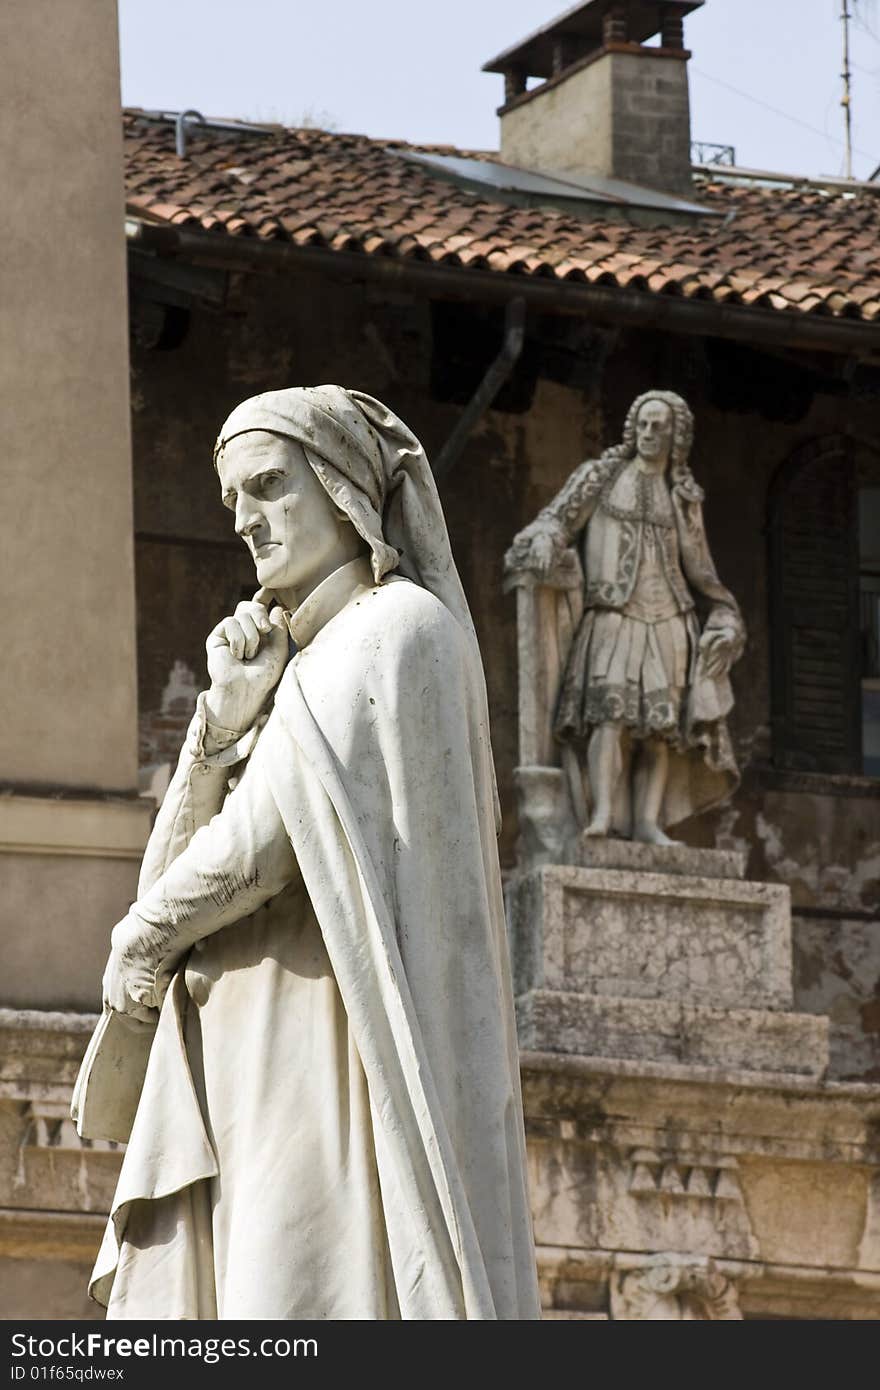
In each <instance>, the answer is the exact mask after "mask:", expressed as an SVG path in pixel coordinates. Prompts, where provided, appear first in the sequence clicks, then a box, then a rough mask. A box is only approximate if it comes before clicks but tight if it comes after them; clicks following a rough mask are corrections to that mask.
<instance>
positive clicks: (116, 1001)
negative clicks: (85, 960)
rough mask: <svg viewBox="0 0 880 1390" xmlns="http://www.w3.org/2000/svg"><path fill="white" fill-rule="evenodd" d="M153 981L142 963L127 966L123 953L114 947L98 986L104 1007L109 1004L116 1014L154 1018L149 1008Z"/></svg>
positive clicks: (146, 1019)
mask: <svg viewBox="0 0 880 1390" xmlns="http://www.w3.org/2000/svg"><path fill="white" fill-rule="evenodd" d="M154 983H155V982H154V977H153V973H152V972H151V971H148V970H147V969H146V967H145V966H136V965H127V964H126V963H125V959H124V956H123V954H122V953H121V952H120V951H119V950H118V949H117V948H116V947H114V948H113V950H112V951H111V952H110V959H109V960H108V961H107V968H106V970H105V971H104V979H103V981H102V985H101V994H102V998H103V1004H104V1007H105V1008H107V1007H108V1005H109V1007H110V1008H111V1009H115V1010H116V1012H117V1013H119V1014H128V1015H129V1016H130V1017H131V1018H138V1019H140V1020H141V1022H143V1023H151V1022H153V1021H154V1020H155V1018H156V1010H155V1008H152V1007H151V1004H152V1003H153V999H154Z"/></svg>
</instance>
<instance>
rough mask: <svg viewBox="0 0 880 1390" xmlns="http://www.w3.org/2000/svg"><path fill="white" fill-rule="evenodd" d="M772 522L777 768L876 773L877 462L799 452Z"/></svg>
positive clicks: (879, 768) (781, 476)
mask: <svg viewBox="0 0 880 1390" xmlns="http://www.w3.org/2000/svg"><path fill="white" fill-rule="evenodd" d="M769 522H770V526H769V531H770V646H771V651H770V661H771V672H772V710H771V715H772V730H773V760H774V762H775V763H776V764H777V766H780V767H783V768H790V769H792V770H797V771H801V772H821V773H846V774H849V775H853V774H856V775H859V774H861V775H868V776H873V777H880V659H878V646H880V643H878V637H880V455H878V454H877V453H875V452H874V450H873V449H870V448H868V447H867V446H866V445H864V444H861V443H859V442H858V441H857V440H854V439H850V438H848V437H845V436H842V435H835V436H830V437H828V438H824V439H818V440H813V441H811V442H810V443H808V444H805V445H802V446H801V447H800V448H799V449H798V450H796V451H795V453H794V454H793V455H792V457H791V458H790V459H789V460H788V461H787V462H786V463H785V464H784V465H783V466H782V468H781V469H780V470H779V473H778V474H777V477H776V479H775V480H774V483H773V486H772V488H771V493H770V515H769Z"/></svg>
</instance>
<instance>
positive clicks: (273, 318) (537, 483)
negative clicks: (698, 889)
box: [133, 276, 880, 1079]
mask: <svg viewBox="0 0 880 1390" xmlns="http://www.w3.org/2000/svg"><path fill="white" fill-rule="evenodd" d="M462 312H467V310H466V309H465V310H463V311H462ZM473 312H474V313H479V312H480V311H478V310H474V311H473ZM437 331H438V330H437V320H436V317H434V316H433V315H432V310H431V306H430V305H429V303H428V302H427V301H426V300H424V299H422V298H419V297H417V296H415V295H410V294H408V293H405V292H403V291H389V290H388V289H386V288H382V287H366V286H359V285H354V284H348V285H346V284H341V283H337V282H329V281H320V280H318V279H317V278H316V277H314V276H311V277H308V278H306V277H302V278H295V277H292V278H290V279H286V280H282V279H280V278H278V279H275V278H271V279H270V278H265V279H264V278H260V277H256V276H255V277H252V278H244V277H243V278H234V279H233V281H232V283H231V293H230V299H229V304H228V308H227V312H226V313H224V314H221V315H216V314H208V313H207V312H199V311H195V312H194V313H193V315H192V321H191V326H190V330H189V333H188V334H187V336H186V337H185V339H184V341H183V343H182V344H181V346H180V347H178V348H177V349H175V350H174V351H149V350H146V349H142V348H141V349H138V348H135V349H134V352H133V402H134V413H133V426H134V453H135V517H136V532H137V551H136V553H137V574H138V605H139V626H138V643H139V679H140V710H141V756H142V762H143V763H144V765H145V766H146V767H147V768H148V776H149V775H152V773H153V772H154V771H155V767H156V765H157V764H161V763H162V762H163V761H164V760H165V759H172V758H173V757H174V756H175V755H176V749H177V747H178V746H179V742H180V738H181V737H182V733H183V730H184V728H185V725H186V722H187V719H188V717H189V713H190V711H191V708H192V702H193V700H194V698H195V692H196V690H197V689H199V688H200V687H201V685H202V683H203V681H204V679H205V676H204V669H205V667H204V639H205V637H206V635H207V633H208V631H209V630H210V628H211V627H213V625H214V624H215V623H216V622H217V621H218V620H219V619H220V618H221V617H222V616H223V615H224V614H225V613H226V612H227V611H229V609H230V607H231V606H234V603H235V602H236V601H237V599H238V598H239V597H240V596H241V595H242V593H247V592H248V591H249V589H250V588H251V587H252V585H253V574H252V569H251V565H250V561H249V560H248V557H247V555H246V553H245V551H244V548H243V547H242V546H240V544H239V543H238V542H237V541H235V539H234V537H232V535H231V530H230V521H229V515H228V513H227V512H226V511H224V509H223V508H222V507H221V505H220V501H219V496H218V493H217V487H216V480H215V477H214V473H213V469H212V466H211V449H212V444H213V440H214V437H215V435H216V433H217V431H218V429H219V426H220V425H221V423H222V421H223V419H224V418H225V416H226V414H227V413H228V411H229V410H230V409H231V408H232V407H233V406H234V405H235V404H236V403H237V402H238V401H240V400H241V399H243V398H244V397H245V396H247V395H250V394H254V393H256V392H257V391H261V390H271V389H277V388H279V387H283V386H285V385H292V384H296V383H301V384H309V383H319V382H324V381H338V382H340V383H342V384H343V385H350V386H357V387H358V388H359V389H361V390H365V391H368V392H370V393H371V394H374V395H376V396H378V397H379V398H381V399H382V400H385V401H386V402H387V403H388V404H389V405H390V406H391V407H392V408H393V409H394V410H396V411H397V412H398V413H399V414H400V415H401V416H402V417H403V418H404V419H405V420H406V421H407V423H408V424H410V425H411V426H412V428H413V429H414V430H415V431H416V432H417V433H418V434H419V435H420V437H421V438H422V440H423V442H424V443H425V445H426V448H427V449H428V451H429V454H430V453H432V452H433V453H436V452H437V451H438V450H439V448H440V446H441V445H442V443H443V442H444V440H445V439H446V437H447V436H448V434H449V432H450V431H451V429H452V427H453V425H454V424H455V422H456V420H457V418H458V415H459V412H460V404H459V403H453V402H452V401H441V400H438V399H437V398H436V397H437V394H438V392H437V389H436V374H437V363H436V361H435V362H434V364H433V380H434V389H433V393H432V352H433V344H434V341H435V339H436V337H437ZM466 338H467V334H466V333H465V334H463V335H462V350H463V351H466V349H467V343H466V341H464V339H466ZM446 341H447V342H449V341H452V340H449V339H447V340H446ZM487 341H488V342H490V343H491V341H492V339H491V334H490V335H489V338H488V339H487ZM498 341H500V324H499V325H498ZM444 350H447V349H444ZM449 350H451V351H452V353H453V355H454V354H455V351H456V348H455V346H454V345H453V347H452V349H449ZM493 351H494V349H493V348H491V347H489V348H487V352H486V357H485V365H486V366H487V365H488V362H489V360H490V359H491V356H492V352H493ZM768 361H769V362H770V367H769V370H770V371H771V372H772V371H773V370H775V368H774V364H773V361H772V360H770V359H766V358H761V359H758V358H753V357H752V356H751V355H749V354H748V352H747V351H746V350H745V349H743V348H736V349H735V350H733V349H731V348H730V347H725V345H723V344H722V345H720V346H718V345H715V346H713V345H712V344H704V343H703V342H702V341H701V340H698V339H684V338H672V337H668V336H663V335H660V334H652V333H647V332H642V333H636V332H630V331H627V332H623V331H621V332H619V333H613V332H607V331H598V330H595V329H592V328H590V327H589V326H588V325H587V326H585V325H583V324H581V323H579V322H577V321H575V320H572V321H570V322H569V323H567V324H565V325H561V324H560V322H559V321H558V320H556V321H551V320H547V319H542V320H539V321H535V320H532V321H530V324H529V336H528V337H527V343H526V350H525V352H524V354H523V358H522V360H521V363H520V365H519V367H518V369H517V374H516V378H515V381H514V386H515V387H516V389H514V390H511V389H509V390H508V391H507V396H508V401H507V403H508V404H513V405H514V406H515V407H516V408H515V409H511V410H504V409H494V410H492V411H490V412H489V413H488V414H487V415H486V416H485V417H484V418H483V420H482V421H481V423H480V424H479V426H478V427H477V429H476V430H475V432H474V434H473V435H472V437H471V439H470V441H469V443H468V445H467V448H466V450H465V452H464V454H463V455H462V457H461V458H460V459H459V461H458V464H457V465H456V468H455V471H454V472H453V473H452V475H451V476H450V477H449V478H448V479H447V480H446V481H445V482H444V483H443V484H442V486H441V493H442V496H443V502H444V507H445V509H446V514H447V519H448V523H449V529H450V533H451V536H452V542H453V547H454V550H455V555H456V559H457V561H458V564H459V568H460V570H461V574H462V579H463V582H464V585H465V588H466V590H467V593H468V597H469V600H470V603H471V606H472V609H473V612H474V618H475V622H476V625H477V629H478V634H479V638H480V642H481V646H482V650H483V654H484V660H485V664H486V670H487V678H488V685H489V698H490V706H491V711H492V719H493V737H494V747H495V756H496V762H497V765H498V771H499V782H500V791H501V796H502V805H503V808H504V812H505V830H504V835H503V839H502V856H503V859H504V861H505V862H506V863H508V864H510V863H511V862H512V860H513V856H514V852H515V841H516V825H515V815H516V813H515V799H514V794H513V778H512V774H513V768H514V766H515V762H516V631H515V614H514V602H513V599H512V598H510V597H506V596H504V595H502V593H501V565H502V559H503V555H504V551H505V549H506V547H507V545H508V544H509V543H510V540H511V538H512V537H513V535H514V534H515V533H516V531H517V530H518V529H519V528H520V527H521V526H522V525H524V524H525V523H526V522H527V521H528V520H530V519H531V518H532V517H533V516H534V515H535V513H536V511H537V510H538V509H539V508H540V507H541V506H542V505H543V504H544V503H545V502H546V501H547V500H548V499H549V498H550V497H551V496H552V494H553V492H554V491H555V490H556V489H557V488H558V487H559V486H560V485H561V484H562V483H563V482H564V480H565V478H566V477H567V476H568V474H569V472H570V471H571V469H572V468H573V467H574V466H575V464H576V463H578V462H579V461H580V460H581V459H582V458H584V457H587V456H590V455H595V454H596V453H598V452H599V450H600V449H601V447H602V446H603V445H604V444H605V443H609V442H612V441H613V440H615V439H617V438H618V437H619V431H620V427H621V424H622V420H623V416H624V413H625V411H626V408H627V406H628V405H629V403H630V402H631V400H632V398H633V397H634V396H635V395H636V394H637V393H639V392H640V391H643V390H645V389H647V388H648V387H650V386H663V387H666V388H669V389H673V390H678V391H680V392H681V393H682V394H683V395H684V396H685V397H686V398H687V399H688V400H689V401H690V402H691V405H692V406H693V408H694V411H695V414H696V442H695V448H694V453H693V458H692V463H693V468H694V472H695V474H696V477H697V479H698V481H699V482H700V483H701V484H702V485H703V486H704V487H705V489H706V492H707V499H706V522H707V528H708V533H709V538H710V543H711V546H712V551H713V554H714V556H715V560H716V563H717V566H718V570H719V573H720V575H721V576H722V579H723V580H724V582H725V583H726V584H727V585H728V586H729V587H730V588H731V589H732V590H733V591H734V593H735V594H736V595H737V597H738V599H739V601H740V603H741V605H742V608H743V611H744V614H745V618H746V622H747V624H748V628H749V645H748V648H747V651H746V654H745V656H744V658H743V660H742V661H741V662H740V663H739V665H738V666H737V667H736V668H735V671H734V688H735V692H736V697H737V705H736V709H735V711H734V715H733V719H732V732H733V736H734V739H735V742H736V746H737V749H738V753H739V757H740V761H741V764H742V767H743V774H744V775H743V784H742V787H741V789H740V791H739V792H738V794H737V796H736V798H735V800H734V802H733V803H732V804H731V805H730V806H727V807H725V808H722V809H721V810H720V811H718V812H716V813H714V814H712V815H710V816H707V817H704V818H703V819H701V820H695V821H692V822H689V823H686V824H685V825H684V826H682V827H680V828H679V830H678V832H677V833H678V834H680V836H681V838H683V839H685V840H686V841H687V842H688V843H691V844H693V845H703V846H712V845H717V846H719V847H722V848H736V849H743V850H745V851H746V852H747V853H748V856H749V862H748V874H749V876H750V877H754V878H757V879H763V880H766V881H769V882H781V883H787V884H788V885H789V886H790V887H791V890H792V896H793V903H794V907H795V911H796V915H795V933H794V937H795V953H796V978H797V982H798V985H797V995H796V999H795V1007H796V1008H798V1009H804V1010H807V1011H814V1012H818V1013H824V1012H828V1013H830V1015H831V1018H832V1025H833V1043H832V1046H833V1059H834V1071H835V1074H836V1075H838V1076H846V1077H865V1078H867V1077H871V1078H875V1079H876V1078H880V1003H878V994H877V990H878V979H880V926H878V924H877V921H876V919H875V920H873V921H872V920H869V917H870V914H876V911H877V900H878V886H880V799H878V798H877V797H876V796H875V795H870V794H865V789H864V788H862V789H861V791H862V794H857V793H858V792H859V788H858V787H853V786H845V785H843V784H842V783H836V782H834V781H833V780H832V779H824V780H823V781H821V783H819V782H814V783H810V784H809V787H807V785H806V784H804V783H803V780H802V784H801V785H797V786H795V785H792V786H786V785H783V784H782V783H781V782H780V778H779V775H778V774H774V772H773V769H772V764H771V749H770V742H769V719H770V685H769V682H770V667H769V641H770V638H769V633H768V597H767V559H766V536H765V522H766V504H767V492H768V487H769V485H770V481H771V479H772V477H773V475H774V473H775V471H776V469H777V468H778V467H779V466H780V464H781V463H782V462H783V461H784V460H785V459H786V458H787V457H788V455H789V454H790V453H791V451H792V450H793V449H794V448H795V447H797V446H798V445H799V444H801V443H803V442H805V441H806V440H808V439H811V438H814V437H816V436H817V435H822V434H827V433H836V432H843V431H845V430H847V429H849V430H851V431H853V432H854V433H856V434H859V435H862V436H863V437H865V438H867V439H872V438H876V437H877V436H878V434H880V401H873V400H862V401H853V400H848V399H846V398H845V397H843V396H838V397H835V396H834V395H830V394H812V392H811V390H810V389H809V387H808V386H805V385H804V381H803V380H801V378H800V377H799V376H798V374H797V373H796V372H793V369H792V368H791V367H790V366H787V367H786V366H783V367H781V368H780V369H779V370H780V371H781V372H782V373H783V375H782V377H781V378H780V381H779V382H777V381H776V380H775V379H774V380H773V381H768V380H766V379H764V378H762V373H764V374H765V375H766V372H767V371H768V367H767V363H768ZM786 373H787V375H786ZM478 379H479V378H478V377H477V380H478ZM780 382H781V384H780ZM473 384H474V385H476V380H475V381H474V383H473ZM463 399H466V395H464V396H463ZM504 403H505V400H504V396H502V397H501V398H500V399H499V404H501V405H503V404H504ZM869 790H870V789H869ZM875 790H876V789H875ZM798 913H800V915H798ZM823 914H824V915H823Z"/></svg>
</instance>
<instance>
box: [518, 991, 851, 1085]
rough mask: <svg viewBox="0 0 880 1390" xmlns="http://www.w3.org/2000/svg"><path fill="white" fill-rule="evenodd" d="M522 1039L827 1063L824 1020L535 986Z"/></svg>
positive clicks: (640, 1053) (593, 1051) (611, 1051)
mask: <svg viewBox="0 0 880 1390" xmlns="http://www.w3.org/2000/svg"><path fill="white" fill-rule="evenodd" d="M516 1008H517V1026H518V1030H519V1039H520V1046H521V1047H523V1048H524V1049H525V1050H527V1051H529V1052H556V1053H559V1052H561V1053H576V1054H580V1055H582V1056H588V1057H615V1058H620V1059H622V1060H629V1061H639V1062H663V1063H670V1062H673V1063H675V1062H677V1063H680V1064H685V1065H688V1066H695V1067H712V1068H723V1069H725V1070H727V1071H750V1072H772V1073H774V1074H777V1073H783V1072H786V1073H789V1074H794V1075H799V1076H806V1077H810V1078H814V1079H818V1078H819V1077H821V1076H822V1075H823V1074H824V1072H825V1071H826V1069H827V1066H828V1020H827V1018H824V1017H819V1016H817V1015H814V1014H791V1013H777V1012H772V1011H771V1010H769V1009H737V1010H733V1011H731V1010H726V1009H712V1008H705V1007H701V1006H699V1005H689V1004H683V1003H680V1002H675V1001H671V1000H661V999H632V998H629V999H626V998H615V997H611V996H608V995H597V996H590V995H585V994H569V993H563V992H561V991H557V990H546V989H537V990H530V991H529V992H528V993H527V994H523V995H520V997H519V998H518V999H517V1001H516Z"/></svg>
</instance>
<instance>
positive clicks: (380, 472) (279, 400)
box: [214, 386, 473, 634]
mask: <svg viewBox="0 0 880 1390" xmlns="http://www.w3.org/2000/svg"><path fill="white" fill-rule="evenodd" d="M251 430H265V431H268V432H269V433H271V434H277V435H281V436H282V437H283V438H285V439H292V440H295V441H296V443H297V444H299V445H301V446H302V449H303V451H304V453H305V456H306V458H307V460H308V462H309V465H310V466H311V468H312V469H313V470H314V472H315V474H316V476H317V477H318V478H319V479H320V481H321V483H322V485H323V486H324V488H325V489H326V491H327V493H328V494H329V496H330V498H331V499H332V501H333V502H334V503H335V505H336V506H337V507H339V508H340V510H341V511H343V512H344V513H345V515H346V516H347V517H348V519H349V520H350V521H351V523H352V525H353V526H354V528H355V530H356V531H357V532H358V534H359V535H360V536H362V537H363V539H364V540H365V541H366V543H367V545H368V546H369V547H370V554H371V563H372V567H373V576H374V578H375V580H376V583H377V584H379V583H381V582H382V580H383V579H384V577H385V576H386V575H387V574H388V573H390V572H391V571H392V570H397V571H398V572H399V573H400V574H402V575H403V576H404V577H405V578H407V579H412V580H413V581H414V582H415V583H416V584H420V585H421V586H422V588H425V589H428V590H429V591H430V592H431V593H433V594H434V595H435V596H436V597H437V598H439V599H440V601H441V602H442V603H444V604H445V605H446V607H447V608H448V609H449V610H450V612H451V613H452V614H453V616H454V617H455V618H457V619H458V621H459V622H460V623H461V624H462V626H463V627H464V628H465V629H466V630H467V631H468V632H470V633H471V634H472V633H473V624H472V622H471V616H470V611H469V609H468V606H467V600H466V599H465V596H464V590H463V589H462V587H461V581H460V579H459V577H458V572H457V570H456V568H455V562H454V561H453V558H452V550H451V548H450V545H449V535H448V532H447V530H446V522H445V520H444V517H443V509H442V507H441V505H440V498H439V496H438V495H437V488H436V485H435V483H434V477H433V474H432V473H431V469H430V466H429V464H428V460H427V458H426V457H425V451H424V449H423V448H422V446H421V444H420V443H419V441H418V439H416V437H415V435H414V434H413V433H412V431H411V430H409V429H407V427H406V425H405V424H404V423H403V421H402V420H399V419H398V417H397V416H396V415H395V414H394V413H393V412H392V411H390V410H389V409H388V408H387V406H384V405H382V403H381V402H380V401H377V400H374V399H373V397H372V396H366V395H364V394H363V392H361V391H348V390H346V389H345V388H344V387H342V386H294V387H291V388H290V389H289V390H287V391H266V392H264V393H263V394H262V395H260V396H252V397H251V398H250V400H246V401H243V402H242V403H241V405H239V406H236V408H235V410H233V412H232V414H231V415H230V416H229V418H228V419H227V421H226V423H225V424H224V426H223V428H222V429H221V431H220V435H219V437H218V439H217V443H216V445H215V447H214V463H215V466H216V464H217V462H218V460H219V459H220V457H221V455H222V453H223V450H224V448H225V447H226V445H227V444H228V443H229V441H230V439H234V438H235V437H236V436H237V435H240V434H246V433H248V432H249V431H251Z"/></svg>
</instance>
